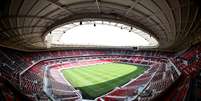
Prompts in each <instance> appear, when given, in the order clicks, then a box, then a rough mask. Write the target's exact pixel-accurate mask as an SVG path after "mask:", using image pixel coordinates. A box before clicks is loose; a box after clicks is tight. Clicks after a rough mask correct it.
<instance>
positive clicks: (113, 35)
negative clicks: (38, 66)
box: [59, 24, 149, 46]
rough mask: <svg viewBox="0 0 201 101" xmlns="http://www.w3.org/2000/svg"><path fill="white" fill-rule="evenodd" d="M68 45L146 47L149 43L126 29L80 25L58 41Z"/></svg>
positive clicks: (99, 25)
mask: <svg viewBox="0 0 201 101" xmlns="http://www.w3.org/2000/svg"><path fill="white" fill-rule="evenodd" d="M59 41H60V42H61V43H63V44H68V45H72V44H73V45H103V46H148V45H149V42H148V41H147V40H145V39H144V38H142V37H141V36H139V35H138V34H135V33H134V32H129V31H128V30H126V29H120V28H119V27H115V26H111V25H103V24H96V27H94V25H93V24H88V25H86V24H85V25H80V26H77V27H74V28H72V29H70V30H68V31H66V32H65V34H63V35H62V37H61V39H60V40H59Z"/></svg>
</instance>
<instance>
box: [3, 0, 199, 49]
mask: <svg viewBox="0 0 201 101" xmlns="http://www.w3.org/2000/svg"><path fill="white" fill-rule="evenodd" d="M91 19H93V20H101V21H102V20H104V21H111V22H116V23H122V24H125V25H129V26H132V27H134V28H137V29H141V30H143V31H145V32H147V33H149V34H150V35H151V36H153V37H154V38H156V40H157V41H158V43H159V45H160V46H159V47H158V49H159V50H167V49H168V50H178V49H181V48H185V47H186V46H190V45H191V44H194V43H198V42H200V40H201V34H200V32H201V9H200V4H199V0H1V1H0V45H1V46H6V47H11V48H17V49H23V50H46V49H47V45H46V44H47V43H46V41H45V36H46V35H47V34H48V33H49V32H50V31H52V30H54V29H55V28H58V27H59V26H63V25H66V24H70V23H73V22H79V21H90V20H91Z"/></svg>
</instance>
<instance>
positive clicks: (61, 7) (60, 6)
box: [47, 0, 73, 14]
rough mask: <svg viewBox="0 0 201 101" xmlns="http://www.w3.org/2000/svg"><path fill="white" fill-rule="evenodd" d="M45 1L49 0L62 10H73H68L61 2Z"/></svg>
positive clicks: (68, 11)
mask: <svg viewBox="0 0 201 101" xmlns="http://www.w3.org/2000/svg"><path fill="white" fill-rule="evenodd" d="M47 1H49V2H50V3H51V4H53V5H55V6H57V7H58V8H59V9H61V10H64V11H66V12H67V13H70V14H73V12H72V11H71V10H69V9H68V8H66V7H65V6H63V5H62V4H61V3H58V2H55V1H54V0H47Z"/></svg>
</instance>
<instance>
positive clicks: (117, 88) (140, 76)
mask: <svg viewBox="0 0 201 101" xmlns="http://www.w3.org/2000/svg"><path fill="white" fill-rule="evenodd" d="M134 65H135V64H134ZM151 68H152V67H151ZM151 68H149V69H147V70H146V71H144V72H143V73H142V74H140V75H139V76H138V77H136V78H135V79H132V80H131V81H129V82H128V83H126V84H125V85H123V86H121V87H116V88H115V89H113V90H112V91H110V92H108V93H106V94H104V95H102V96H99V97H101V98H102V97H104V96H106V95H108V94H110V93H112V92H114V91H116V90H117V89H119V88H122V87H125V86H127V85H129V84H130V83H132V82H133V81H135V80H137V79H138V78H140V77H141V76H142V75H144V73H145V72H148V71H149V70H150V69H151ZM99 97H97V98H99Z"/></svg>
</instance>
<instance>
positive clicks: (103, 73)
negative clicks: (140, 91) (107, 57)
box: [62, 63, 145, 99]
mask: <svg viewBox="0 0 201 101" xmlns="http://www.w3.org/2000/svg"><path fill="white" fill-rule="evenodd" d="M144 70H145V69H144V68H138V67H137V66H133V65H127V64H117V63H109V64H99V65H93V66H88V67H86V66H85V67H83V68H72V69H67V70H63V71H62V72H63V74H64V77H65V78H66V79H67V80H68V81H69V82H70V83H71V84H72V85H73V86H74V87H75V88H78V89H80V90H81V92H82V94H83V95H84V98H89V99H90V98H95V97H97V96H100V95H103V94H104V93H107V92H108V91H110V90H112V89H114V88H115V87H117V86H121V85H123V84H125V83H126V82H128V81H130V79H133V78H135V77H137V76H138V75H139V74H141V73H143V72H144Z"/></svg>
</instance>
